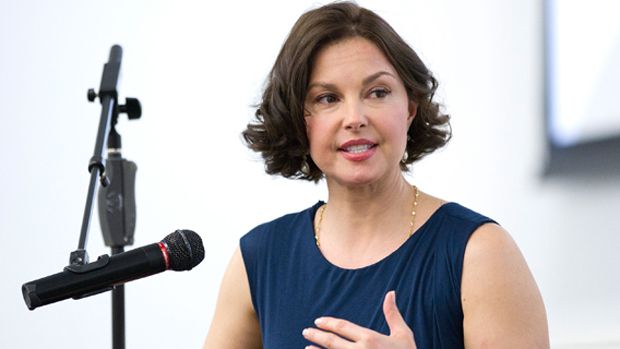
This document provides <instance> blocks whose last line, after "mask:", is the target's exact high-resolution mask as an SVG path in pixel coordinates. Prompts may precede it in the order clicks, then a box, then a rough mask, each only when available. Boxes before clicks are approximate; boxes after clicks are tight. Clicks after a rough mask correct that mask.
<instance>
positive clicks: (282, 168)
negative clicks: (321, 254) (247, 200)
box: [242, 2, 452, 182]
mask: <svg viewBox="0 0 620 349" xmlns="http://www.w3.org/2000/svg"><path fill="white" fill-rule="evenodd" d="M352 37H362V38H365V39H367V40H369V41H371V42H373V43H374V44H375V45H377V47H378V48H379V49H380V50H381V51H383V54H385V56H386V58H387V59H388V60H389V61H390V63H391V64H392V65H393V66H394V68H395V69H396V71H397V72H398V75H399V76H400V78H401V80H402V81H403V83H404V85H405V89H406V90H407V95H408V96H409V99H410V100H412V101H414V102H416V103H417V105H418V108H417V114H416V117H415V118H414V119H413V122H412V124H411V126H410V127H409V130H408V131H407V134H408V137H407V145H406V150H407V153H408V158H407V160H406V162H405V163H402V162H401V170H403V171H406V170H408V167H407V165H409V164H411V163H413V162H414V161H417V160H419V159H421V158H422V157H424V156H425V155H427V154H429V153H432V152H433V151H435V149H438V148H440V147H442V146H443V145H445V144H446V143H447V142H448V140H449V139H450V137H451V133H452V132H451V131H452V130H451V128H450V117H449V115H447V114H443V113H442V112H441V110H440V109H441V108H440V105H439V104H438V103H436V102H435V101H433V97H434V94H435V91H436V89H437V85H438V84H437V80H435V78H434V77H433V75H432V73H431V72H430V71H429V70H428V68H426V66H425V65H424V63H423V62H422V60H420V58H419V57H418V55H417V54H416V53H415V51H414V50H413V49H412V48H411V47H409V45H407V43H406V42H405V41H404V40H403V39H402V38H401V37H400V36H399V35H398V34H397V33H396V32H395V31H394V29H392V27H391V26H390V25H389V24H388V23H387V22H386V21H385V20H383V19H382V18H381V17H379V16H378V15H377V14H375V13H374V12H372V11H370V10H367V9H365V8H363V7H360V6H358V5H357V4H355V3H352V2H336V3H332V4H328V5H325V6H322V7H319V8H317V9H314V10H311V11H308V12H306V13H304V14H303V15H302V16H301V17H300V18H299V19H298V20H297V22H296V23H295V25H294V26H293V29H292V30H291V32H290V34H289V35H288V38H287V39H286V41H285V42H284V45H283V46H282V49H281V50H280V53H279V54H278V57H277V59H276V62H275V64H274V66H273V68H272V69H271V72H270V73H269V76H268V77H267V81H266V85H265V89H264V91H263V96H262V100H261V102H260V103H259V104H258V105H257V109H256V113H255V119H254V120H253V121H252V122H250V123H249V124H248V125H247V128H246V129H245V130H244V131H243V132H242V136H243V139H244V140H245V142H246V144H247V146H248V147H249V148H250V149H252V150H254V151H257V152H260V153H261V154H262V157H263V159H264V161H265V171H266V172H267V173H268V174H280V175H282V176H284V177H287V178H299V179H306V180H311V181H315V182H317V181H318V180H320V179H321V178H322V176H323V173H322V171H321V170H320V169H319V168H318V167H317V166H316V164H315V163H314V162H313V161H312V159H311V158H310V156H308V154H309V143H308V137H307V134H306V124H305V120H304V101H305V98H306V94H307V87H308V82H309V79H310V74H311V72H312V67H313V65H314V60H315V57H316V54H317V53H318V52H319V51H320V50H321V49H322V48H323V47H326V46H327V45H329V44H332V43H335V42H338V41H342V40H344V39H348V38H352ZM304 160H305V161H306V162H307V164H308V167H309V171H306V173H302V171H301V167H302V163H303V162H304Z"/></svg>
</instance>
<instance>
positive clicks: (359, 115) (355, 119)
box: [343, 101, 368, 131]
mask: <svg viewBox="0 0 620 349" xmlns="http://www.w3.org/2000/svg"><path fill="white" fill-rule="evenodd" d="M344 113H345V114H344V118H343V126H344V128H345V129H346V130H350V131H356V130H359V129H360V128H362V127H366V126H368V119H367V118H366V114H365V111H364V107H363V105H362V103H360V102H359V101H351V102H350V103H346V108H345V110H344Z"/></svg>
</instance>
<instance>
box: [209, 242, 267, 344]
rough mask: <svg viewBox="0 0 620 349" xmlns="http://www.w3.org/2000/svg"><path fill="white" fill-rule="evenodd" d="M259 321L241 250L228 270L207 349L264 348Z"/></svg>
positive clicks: (231, 261) (233, 258)
mask: <svg viewBox="0 0 620 349" xmlns="http://www.w3.org/2000/svg"><path fill="white" fill-rule="evenodd" d="M261 346H262V345H261V336H260V327H259V324H258V319H257V317H256V313H255V311H254V307H253V305H252V298H251V295H250V286H249V283H248V278H247V273H246V270H245V265H244V263H243V257H242V255H241V250H240V249H239V248H237V250H236V251H235V253H234V254H233V257H232V259H231V260H230V264H229V265H228V268H227V269H226V272H225V274H224V278H223V279H222V285H221V287H220V294H219V296H218V300H217V304H216V307H215V315H214V316H213V321H212V322H211V328H210V329H209V334H208V335H207V340H206V342H205V345H204V349H246V348H250V349H252V348H261Z"/></svg>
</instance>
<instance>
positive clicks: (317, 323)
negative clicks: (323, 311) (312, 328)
mask: <svg viewBox="0 0 620 349" xmlns="http://www.w3.org/2000/svg"><path fill="white" fill-rule="evenodd" d="M324 323H325V319H324V318H322V317H320V318H318V319H316V320H314V324H315V325H317V326H321V325H323V324H324Z"/></svg>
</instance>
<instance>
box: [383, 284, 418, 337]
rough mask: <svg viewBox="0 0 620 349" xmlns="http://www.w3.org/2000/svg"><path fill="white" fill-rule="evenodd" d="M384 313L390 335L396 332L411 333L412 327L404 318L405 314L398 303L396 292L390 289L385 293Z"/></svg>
mask: <svg viewBox="0 0 620 349" xmlns="http://www.w3.org/2000/svg"><path fill="white" fill-rule="evenodd" d="M383 314H384V315H385V321H386V322H387V325H388V327H389V328H390V335H392V334H394V333H395V332H396V333H409V332H411V329H410V328H409V326H408V325H407V323H406V322H405V319H403V316H402V315H401V314H400V311H399V310H398V306H397V305H396V292H394V291H390V292H388V293H387V294H386V295H385V299H384V301H383Z"/></svg>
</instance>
